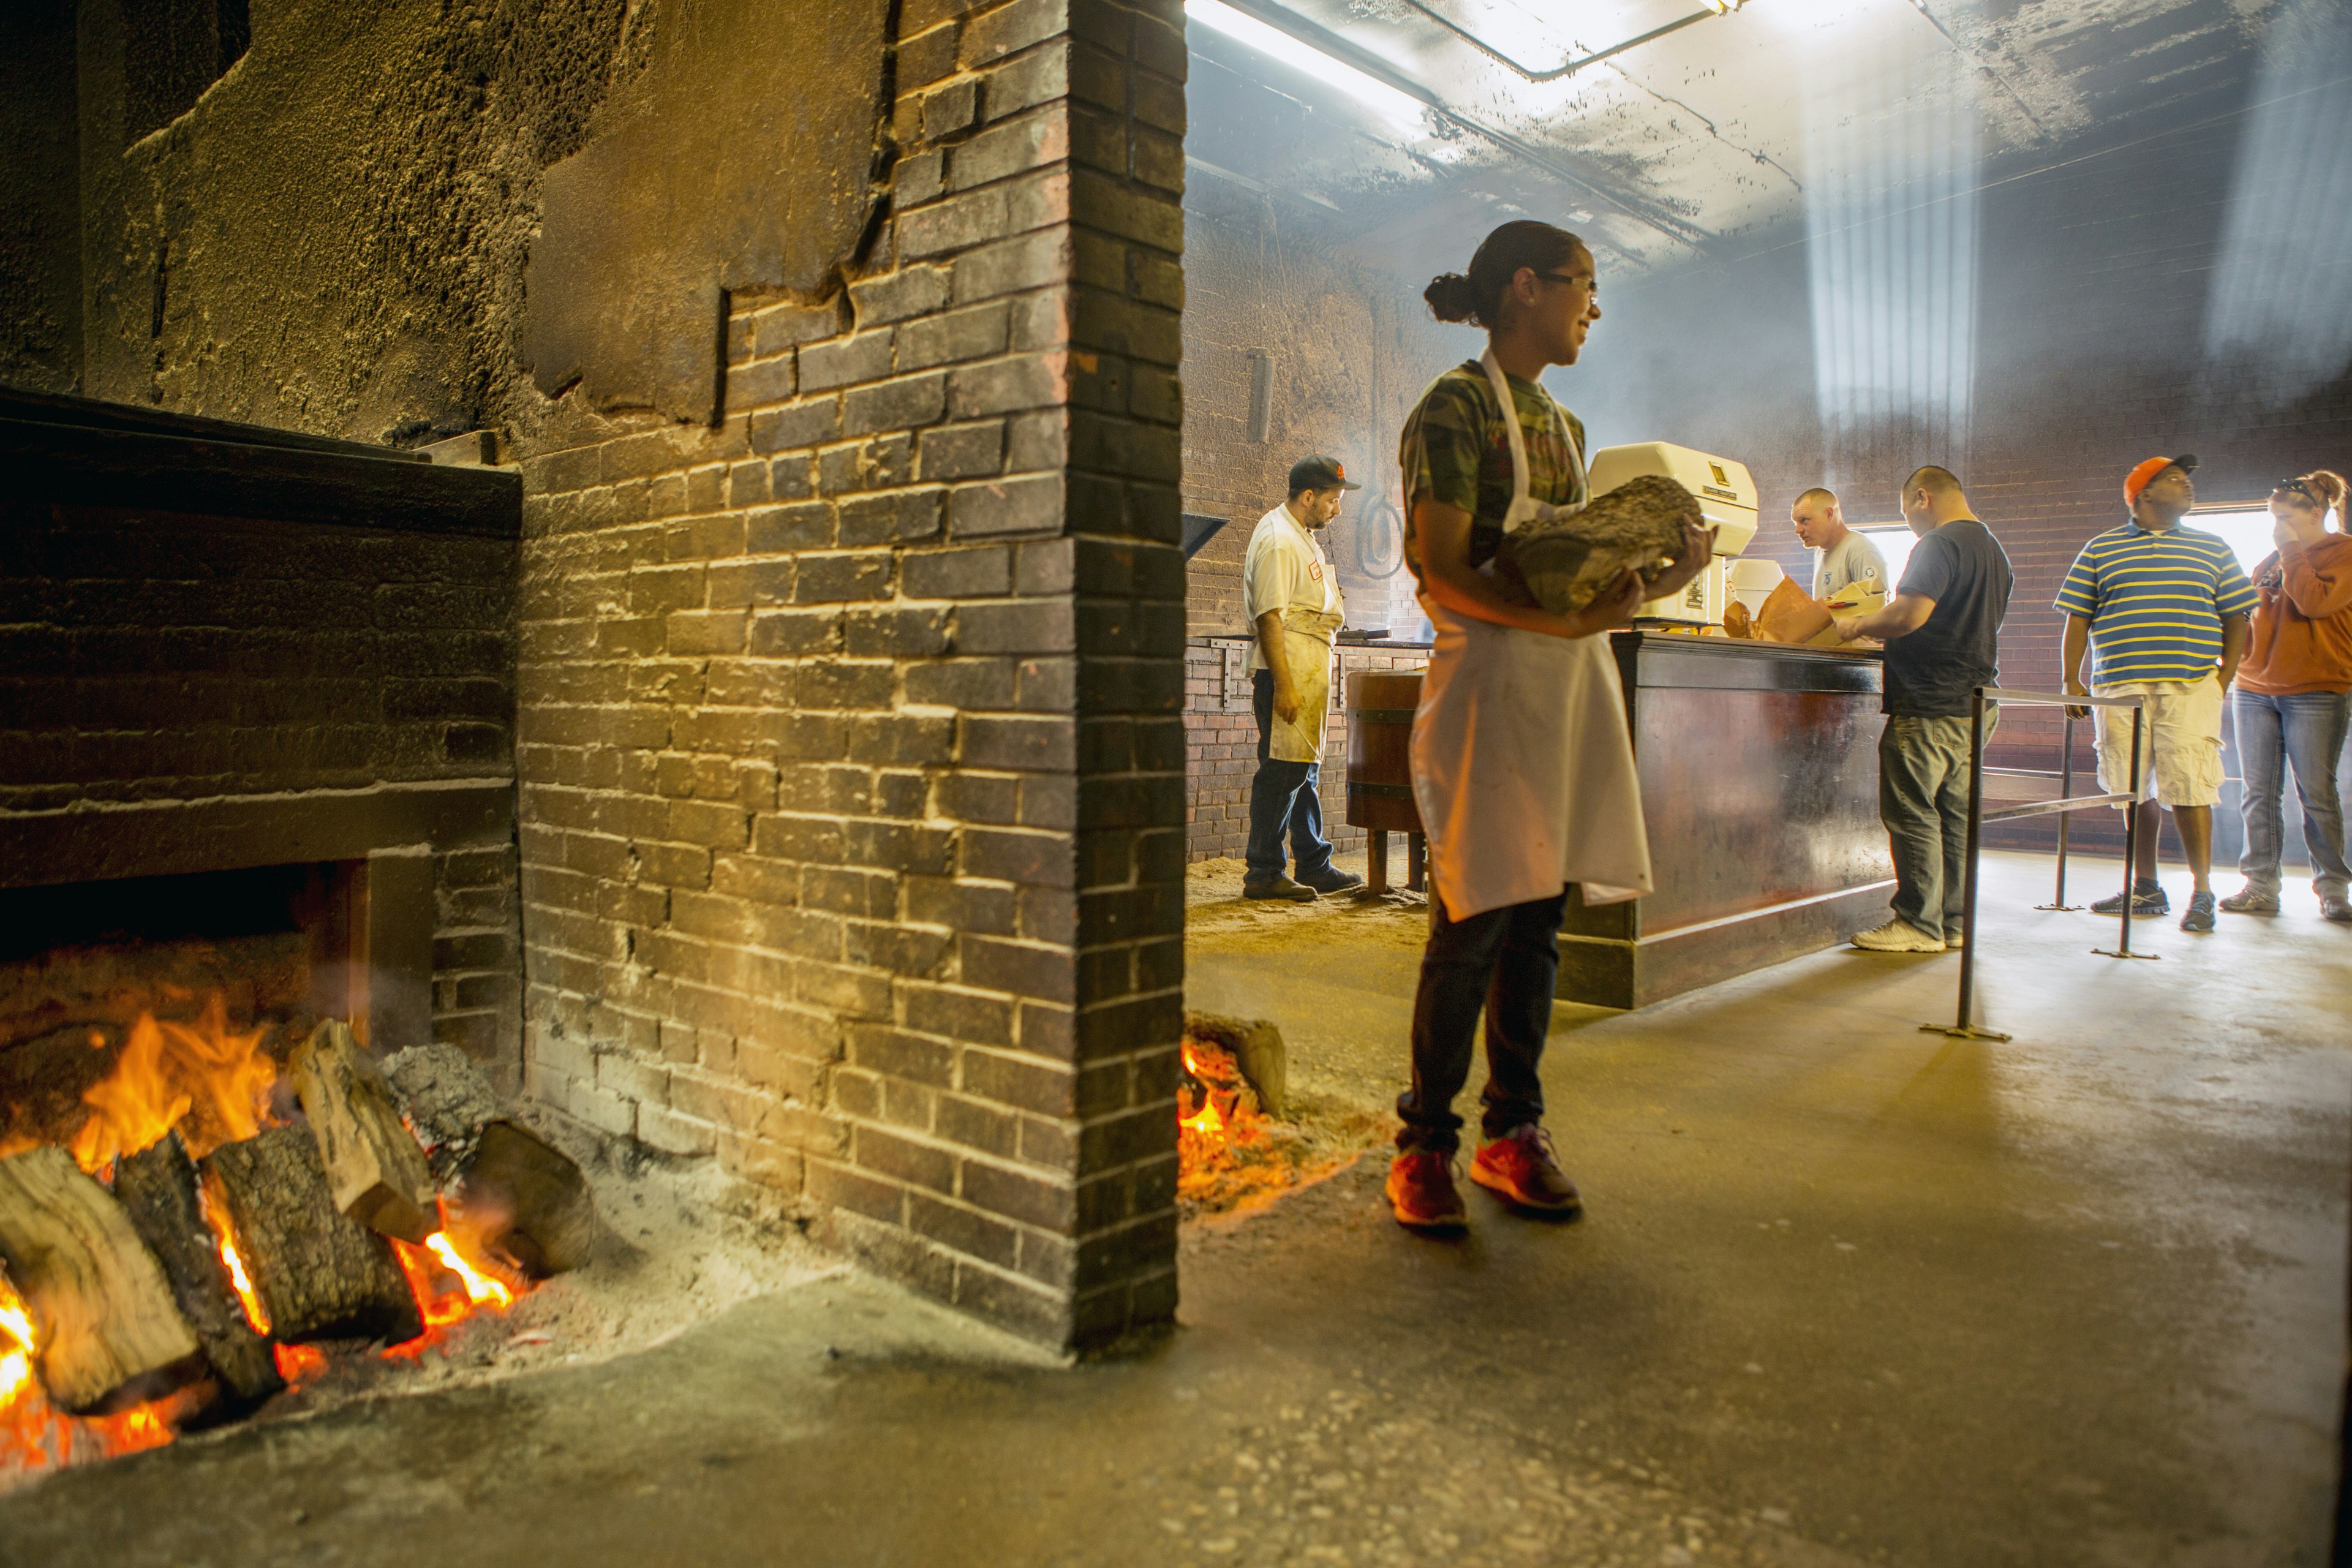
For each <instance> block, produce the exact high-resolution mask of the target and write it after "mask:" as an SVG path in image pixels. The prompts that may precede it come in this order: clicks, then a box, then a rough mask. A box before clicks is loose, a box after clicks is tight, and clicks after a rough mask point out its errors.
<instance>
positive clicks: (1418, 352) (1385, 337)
mask: <svg viewBox="0 0 2352 1568" xmlns="http://www.w3.org/2000/svg"><path fill="white" fill-rule="evenodd" d="M1207 177H1208V176H1203V178H1207ZM1219 212H1220V214H1221V215H1222V216H1217V217H1213V218H1212V217H1210V216H1206V215H1204V214H1203V213H1202V212H1201V211H1200V210H1199V209H1198V208H1197V207H1196V208H1194V209H1192V211H1191V212H1190V213H1189V214H1188V216H1189V217H1190V219H1191V223H1192V236H1191V244H1190V246H1189V247H1188V251H1187V255H1186V258H1185V278H1186V290H1187V292H1186V300H1185V309H1184V390H1185V399H1186V402H1185V414H1184V510H1187V511H1191V512H1198V513H1202V514H1203V515H1207V516H1213V517H1222V518H1224V519H1226V520H1227V521H1226V524H1225V527H1224V528H1223V530H1222V531H1220V532H1219V533H1218V534H1217V535H1216V537H1215V538H1213V539H1212V540H1210V541H1209V542H1208V544H1207V545H1206V546H1204V547H1203V548H1202V551H1201V552H1200V554H1198V555H1196V556H1194V557H1193V558H1192V564H1191V573H1190V582H1189V584H1188V589H1187V593H1186V597H1185V607H1186V612H1187V618H1188V621H1189V624H1190V629H1191V631H1192V635H1193V636H1194V637H1202V636H1211V635H1216V634H1223V633H1237V632H1245V631H1246V629H1247V628H1246V627H1245V626H1244V624H1243V618H1242V589H1241V570H1242V556H1243V554H1244V552H1246V551H1247V550H1248V548H1249V539H1250V532H1251V530H1252V529H1253V528H1254V527H1255V525H1256V523H1257V520H1258V519H1259V518H1261V517H1263V516H1264V515H1265V512H1266V510H1267V509H1268V508H1270V507H1273V506H1276V505H1278V504H1280V503H1281V502H1282V501H1283V500H1285V499H1286V484H1287V480H1288V478H1289V473H1290V465H1291V464H1292V463H1294V462H1296V461H1297V460H1298V459H1299V458H1303V457H1305V456H1307V454H1308V453H1310V452H1324V453H1328V454H1329V455H1330V456H1333V457H1336V458H1339V460H1340V461H1341V462H1343V463H1345V464H1346V465H1347V468H1348V474H1349V478H1350V479H1355V480H1356V481H1358V482H1359V483H1360V484H1362V485H1363V487H1364V488H1363V489H1361V490H1360V491H1357V492H1355V493H1353V494H1351V495H1349V497H1348V499H1347V502H1346V505H1345V507H1344V508H1343V510H1341V512H1340V515H1339V519H1338V520H1337V521H1334V522H1333V523H1332V525H1331V528H1330V531H1329V532H1328V534H1327V535H1326V536H1325V544H1326V548H1327V549H1328V552H1329V553H1330V556H1331V560H1332V564H1333V565H1334V566H1335V567H1336V568H1337V569H1338V571H1339V587H1340V591H1341V593H1342V594H1343V595H1345V598H1346V602H1347V613H1348V624H1349V626H1369V627H1395V628H1398V629H1399V630H1407V629H1411V628H1412V627H1413V626H1417V625H1418V623H1419V620H1420V612H1419V611H1418V609H1416V608H1415V606H1414V605H1413V603H1412V575H1411V574H1409V573H1407V572H1405V571H1404V570H1403V558H1402V554H1401V546H1402V533H1401V531H1400V529H1399V526H1398V516H1397V508H1398V490H1399V483H1400V481H1399V479H1398V474H1397V466H1396V445H1397V435H1398V432H1399V431H1400V430H1402V428H1403V425H1404V418H1405V416H1406V414H1407V413H1409V412H1410V411H1411V410H1412V405H1413V403H1414V401H1415V400H1416V399H1417V398H1418V397H1419V396H1420V395H1421V392H1422V389H1423V387H1425V386H1427V385H1428V384H1429V382H1430V379H1431V378H1432V377H1433V376H1434V375H1436V374H1438V373H1439V372H1440V371H1442V370H1444V369H1445V367H1446V366H1448V365H1450V364H1458V363H1461V362H1462V360H1464V359H1465V358H1467V357H1469V356H1471V355H1473V354H1475V353H1477V352H1478V350H1479V349H1480V348H1482V347H1483V346H1484V343H1483V341H1482V340H1480V339H1479V338H1478V337H1477V336H1476V334H1475V333H1471V332H1467V331H1462V330H1461V329H1459V328H1454V329H1448V328H1444V327H1442V326H1440V325H1439V324H1438V323H1437V322H1435V321H1433V320H1431V318H1430V316H1429V312H1428V310H1427V308H1426V307H1425V306H1423V304H1422V302H1421V298H1420V295H1419V293H1418V291H1417V290H1416V289H1411V288H1407V287H1405V286H1403V284H1402V281H1401V280H1400V279H1398V278H1397V277H1396V276H1395V275H1394V274H1392V273H1390V272H1386V271H1383V270H1381V269H1379V268H1373V267H1370V266H1367V265H1365V264H1364V263H1362V262H1360V261H1357V260H1354V259H1352V258H1348V257H1345V256H1343V255H1339V254H1337V253H1335V252H1334V251H1333V249H1332V248H1331V247H1330V246H1329V245H1328V243H1325V242H1322V241H1320V240H1318V238H1317V237H1315V236H1314V235H1313V234H1311V233H1299V234H1296V235H1293V234H1290V233H1288V232H1287V231H1286V230H1283V229H1281V228H1280V227H1279V226H1278V225H1277V222H1276V214H1275V213H1274V211H1273V210H1272V209H1265V210H1263V211H1260V212H1258V213H1256V214H1255V215H1254V216H1234V214H1233V213H1232V211H1231V204H1230V202H1222V203H1220V205H1219ZM1465 259H1466V258H1465ZM1253 351H1260V352H1264V353H1270V354H1271V355H1272V356H1273V385H1274V395H1273V398H1272V402H1271V405H1270V409H1271V415H1272V417H1271V421H1270V431H1271V433H1270V435H1269V437H1268V438H1267V439H1266V440H1265V441H1262V442H1261V441H1254V440H1252V439H1251V438H1250V425H1249V416H1250V397H1251V374H1252V370H1251V360H1250V355H1251V353H1252V352H1253Z"/></svg>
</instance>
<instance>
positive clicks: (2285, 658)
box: [2221, 468, 2352, 925]
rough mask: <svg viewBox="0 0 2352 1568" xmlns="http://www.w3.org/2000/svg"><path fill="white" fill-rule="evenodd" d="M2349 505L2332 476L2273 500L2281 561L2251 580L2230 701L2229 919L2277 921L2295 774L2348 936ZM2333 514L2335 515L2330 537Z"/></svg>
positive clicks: (2317, 886)
mask: <svg viewBox="0 0 2352 1568" xmlns="http://www.w3.org/2000/svg"><path fill="white" fill-rule="evenodd" d="M2344 499H2345V485H2344V480H2343V479H2342V477H2341V476H2340V475H2336V474H2333V473H2330V472H2328V471H2327V470H2326V469H2325V468H2322V469H2320V470H2318V471H2317V472H2315V473H2309V474H2305V475H2304V476H2303V477H2302V478H2301V479H2287V480H2285V481H2284V482H2283V483H2281V484H2280V486H2279V487H2278V488H2277V489H2274V490H2273V491H2271V521H2272V527H2271V542H2273V544H2275V545H2277V546H2278V550H2277V552H2275V553H2274V554H2273V555H2271V556H2269V557H2268V558H2267V559H2265V560H2264V561H2263V563H2262V564H2261V565H2260V566H2258V567H2256V568H2255V569H2254V592H2255V593H2256V594H2257V595H2260V597H2259V599H2258V600H2257V602H2256V603H2255V605H2254V614H2253V624H2252V628H2251V630H2250V631H2249V633H2248V636H2247V642H2246V658H2245V661H2244V662H2243V663H2242V664H2240V665H2239V666H2238V692H2237V696H2236V697H2235V698H2234V699H2233V704H2234V707H2233V710H2234V712H2235V713H2236V715H2237V720H2238V768H2239V771H2240V772H2241V773H2243V774H2244V775H2245V782H2244V784H2243V786H2242V794H2241V795H2240V796H2239V802H2238V805H2239V810H2240V811H2241V813H2242V814H2243V816H2244V817H2245V820H2246V849H2245V853H2244V854H2243V855H2242V856H2240V857H2239V858H2238V869H2239V871H2240V872H2241V873H2242V874H2243V875H2244V877H2245V879H2246V885H2245V887H2244V888H2243V889H2241V890H2240V891H2238V892H2236V893H2233V894H2231V896H2230V897H2228V898H2226V899H2223V900H2221V908H2222V910H2224V911H2226V912H2228V913H2230V914H2233V915H2274V914H2276V913H2278V911H2279V854H2280V848H2281V840H2282V839H2284V837H2285V824H2284V819H2283V817H2282V815H2281V813H2280V810H2279V797H2280V795H2282V794H2283V793H2284V784H2285V776H2284V775H2285V769H2286V766H2287V765H2288V764H2292V765H2293V767H2294V793H2295V795H2296V796H2297V797H2298V798H2299V799H2300V800H2301V801H2302V803H2303V841H2304V844H2305V847H2308V848H2309V849H2310V851H2311V869H2312V872H2313V876H2312V882H2311V886H2312V890H2313V891H2315V892H2316V893H2317V894H2318V895H2319V912H2320V914H2321V915H2322V916H2323V917H2325V918H2326V919H2327V920H2331V921H2336V922H2338V923H2339V924H2346V925H2352V898H2347V895H2352V870H2347V868H2346V866H2345V861H2344V806H2343V802H2342V801H2341V800H2340V799H2339V798H2338V795H2337V792H2336V764H2337V763H2338V760H2339V759H2340V758H2341V757H2342V756H2343V754H2344V734H2345V731H2346V729H2347V724H2352V539H2347V537H2345V529H2346V522H2347V519H2346V516H2345V510H2344ZM2329 507H2334V508H2335V509H2336V531H2335V532H2333V533H2330V532H2328V531H2327V509H2328V508H2329Z"/></svg>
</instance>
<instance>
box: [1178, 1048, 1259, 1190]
mask: <svg viewBox="0 0 2352 1568" xmlns="http://www.w3.org/2000/svg"><path fill="white" fill-rule="evenodd" d="M1182 1050H1183V1060H1184V1081H1183V1083H1182V1084H1181V1085H1180V1086H1179V1088H1178V1089H1177V1091H1176V1110H1177V1118H1176V1150H1177V1154H1178V1158H1179V1160H1180V1162H1181V1165H1182V1167H1183V1168H1184V1169H1186V1170H1193V1169H1197V1168H1199V1167H1202V1166H1204V1165H1208V1164H1213V1163H1218V1162H1220V1161H1223V1160H1228V1159H1229V1158H1230V1156H1231V1154H1232V1152H1233V1147H1234V1144H1236V1143H1246V1142H1251V1141H1252V1140H1253V1139H1254V1138H1255V1136H1256V1131H1257V1128H1258V1125H1259V1123H1260V1122H1262V1121H1264V1118H1263V1117H1262V1116H1261V1115H1260V1113H1259V1111H1258V1107H1257V1093H1256V1091H1255V1090H1254V1089H1251V1088H1250V1086H1249V1083H1248V1081H1247V1080H1246V1079H1244V1078H1243V1077H1242V1072H1241V1067H1240V1065H1239V1064H1238V1063H1236V1062H1235V1061H1234V1058H1233V1055H1232V1053H1230V1052H1228V1051H1225V1050H1223V1049H1222V1048H1220V1047H1216V1046H1212V1045H1207V1044H1204V1043H1202V1042H1198V1041H1193V1040H1186V1041H1185V1042H1184V1044H1183V1047H1182Z"/></svg>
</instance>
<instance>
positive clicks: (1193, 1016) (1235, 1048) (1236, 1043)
mask: <svg viewBox="0 0 2352 1568" xmlns="http://www.w3.org/2000/svg"><path fill="white" fill-rule="evenodd" d="M1184 1035H1185V1037H1186V1038H1188V1039H1194V1040H1207V1041H1210V1042H1211V1043H1213V1044H1214V1045H1219V1046H1222V1047H1224V1048H1225V1049H1226V1050H1228V1051H1230V1052H1232V1053H1233V1058H1234V1066H1235V1067H1237V1068H1240V1069H1241V1074H1242V1077H1243V1078H1244V1079H1248V1080H1249V1086H1250V1088H1252V1089H1255V1090H1256V1091H1257V1102H1258V1105H1259V1107H1260V1108H1261V1109H1263V1110H1265V1113H1266V1114H1267V1115H1268V1116H1271V1117H1274V1118H1275V1119H1276V1120H1277V1121H1279V1120H1281V1119H1282V1118H1283V1117H1285V1116H1287V1115H1288V1114H1289V1111H1290V1053H1289V1050H1288V1048H1287V1047H1285V1046H1284V1044H1283V1040H1282V1030H1281V1029H1280V1028H1278V1027H1277V1026H1276V1025H1275V1022H1274V1020H1273V1019H1271V1018H1231V1017H1227V1016H1224V1015H1223V1014H1220V1013H1187V1014H1185V1015H1184Z"/></svg>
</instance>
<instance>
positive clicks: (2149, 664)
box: [2057, 455, 2255, 931]
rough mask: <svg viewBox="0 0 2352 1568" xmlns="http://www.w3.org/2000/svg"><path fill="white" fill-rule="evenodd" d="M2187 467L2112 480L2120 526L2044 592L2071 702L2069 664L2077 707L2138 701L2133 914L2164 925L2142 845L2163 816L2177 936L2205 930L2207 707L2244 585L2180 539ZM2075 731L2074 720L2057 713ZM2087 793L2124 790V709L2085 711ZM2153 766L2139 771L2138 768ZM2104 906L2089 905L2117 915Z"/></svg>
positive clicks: (2192, 500) (2216, 743)
mask: <svg viewBox="0 0 2352 1568" xmlns="http://www.w3.org/2000/svg"><path fill="white" fill-rule="evenodd" d="M2196 468H2197V459H2196V458H2192V457H2189V456H2186V455H2183V456H2181V457H2178V458H2148V459H2147V461H2146V462H2143V463H2141V464H2139V465H2138V466H2137V467H2136V468H2133V469H2132V471H2131V472H2130V473H2129V474H2127V475H2126V476H2125V478H2124V504H2125V505H2126V506H2127V507H2129V508H2130V509H2131V519H2130V521H2127V522H2126V523H2124V524H2123V525H2122V526H2121V527H2119V528H2114V529H2110V530H2108V531H2106V532H2105V533H2102V534H2100V535H2099V536H2098V537H2097V538H2095V539H2094V540H2092V541H2091V542H2089V543H2088V544H2085V545H2084V546H2083V552H2082V553H2081V554H2080V555H2078V556H2076V557H2075V559H2074V568H2073V569H2072V570H2071V571H2069V572H2068V573H2067V574H2066V581H2065V583H2064V584H2063V585H2062V586H2061V587H2060V588H2059V590H2058V601H2057V603H2058V608H2059V609H2061V610H2063V611H2064V612H2065V613H2066V636H2065V643H2064V647H2063V650H2062V651H2061V653H2060V655H2059V658H2060V661H2061V662H2060V668H2061V669H2062V670H2063V673H2064V675H2065V678H2066V691H2067V693H2068V695H2070V696H2081V695H2083V693H2084V685H2083V654H2084V649H2085V648H2086V647H2087V648H2090V649H2094V650H2095V651H2096V653H2097V656H2098V657H2097V659H2096V661H2095V672H2094V674H2093V676H2092V684H2091V686H2090V687H2089V691H2090V694H2091V695H2093V696H2097V697H2124V696H2133V695H2137V696H2142V697H2145V698H2147V710H2146V714H2147V717H2146V719H2145V720H2144V721H2143V723H2144V726H2145V736H2144V738H2145V740H2146V741H2147V742H2149V743H2147V744H2146V745H2145V746H2144V748H2143V755H2142V757H2141V759H2140V760H2141V763H2142V766H2141V771H2140V789H2141V795H2140V799H2139V800H2138V801H2137V803H2135V804H2134V805H2132V807H2131V808H2130V809H2132V810H2135V811H2137V812H2138V813H2139V814H2140V817H2139V831H2138V841H2139V864H2138V865H2137V867H2136V868H2135V875H2136V877H2137V880H2136V881H2135V882H2134V883H2133V886H2132V894H2131V909H2132V913H2133V914H2135V915H2161V914H2167V913H2169V912H2170V910H2171V908H2172V905H2171V902H2170V900H2168V899H2167V898H2166V897H2165V896H2164V887H2163V884H2161V883H2160V882H2158V880H2157V879H2156V839H2157V834H2158V830H2159V829H2160V828H2161V827H2162V826H2163V825H2164V815H2163V814H2164V812H2165V811H2170V812H2171V814H2172V826H2173V827H2174V829H2175V830H2176V831H2177V832H2179V835H2180V848H2181V852H2182V854H2183V855H2184V856H2186V857H2187V858H2188V861H2189V877H2190V879H2191V883H2192V889H2191V891H2190V893H2189V908H2188V910H2186V911H2185V912H2183V913H2182V915H2181V917H2180V929H2181V930H2182V931H2211V930H2212V929H2213V803H2214V802H2215V801H2217V800H2219V799H2221V703H2222V699H2223V698H2224V697H2225V696H2226V695H2227V694H2228V692H2229V689H2230V683H2231V681H2232V680H2234V679H2237V674H2238V661H2239V660H2240V659H2241V658H2243V657H2244V655H2245V651H2246V617H2247V616H2248V614H2249V613H2250V612H2251V611H2252V609H2253V607H2254V603H2255V595H2254V587H2253V584H2251V583H2249V582H2247V581H2246V574H2245V573H2243V572H2242V571H2241V570H2239V568H2238V557H2237V555H2236V554H2235V553H2234V552H2232V551H2231V549H2230V547H2229V545H2228V544H2226V543H2224V542H2222V541H2221V539H2219V538H2217V537H2216V536H2214V535H2213V534H2210V533H2203V532H2200V531H2198V530H2196V529H2193V528H2183V527H2182V526H2181V525H2180V520H2181V519H2182V518H2183V517H2186V516H2187V515H2188V514H2189V508H2190V507H2192V506H2194V505H2196V504H2197V487H2196V485H2195V483H2194V482H2193V481H2192V480H2191V479H2189V475H2190V474H2191V473H2192V472H2194V471H2195V469H2196ZM2069 711H2071V712H2073V713H2074V716H2075V717H2076V718H2081V717H2082V716H2083V710H2080V709H2074V710H2069ZM2091 711H2092V713H2093V714H2094V715H2095V721H2094V722H2095V725H2096V729H2097V733H2098V744H2099V784H2100V787H2101V788H2102V789H2104V790H2105V792H2106V793H2107V794H2109V795H2122V794H2124V793H2126V792H2127V791H2128V790H2129V789H2130V788H2131V770H2132V755H2131V751H2132V744H2131V735H2132V720H2131V711H2130V710H2128V709H2119V708H2097V709H2094V710H2091ZM2150 759H2153V765H2149V763H2150ZM2123 906H2124V896H2123V895H2122V894H2121V893H2116V894H2115V895H2113V896H2112V897H2109V898H2105V899H2101V900H2099V901H2098V902H2096V903H2095V904H2093V905H2092V906H2091V908H2092V910H2094V911H2095V912H2097V913H2099V914H2106V915H2112V914H2119V913H2121V912H2122V910H2123Z"/></svg>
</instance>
